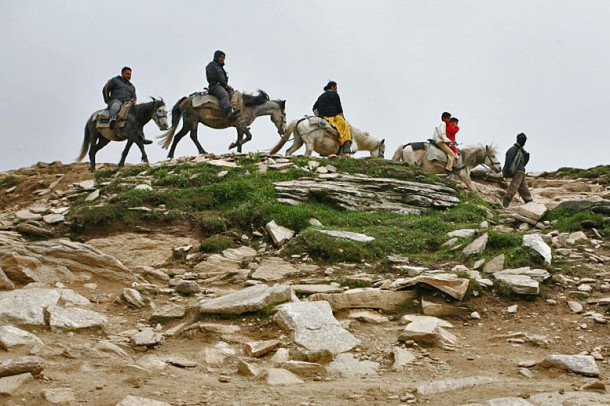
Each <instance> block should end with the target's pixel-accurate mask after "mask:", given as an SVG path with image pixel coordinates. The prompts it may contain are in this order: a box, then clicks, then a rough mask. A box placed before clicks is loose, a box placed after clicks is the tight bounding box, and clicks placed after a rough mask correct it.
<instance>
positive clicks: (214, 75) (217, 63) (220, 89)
mask: <svg viewBox="0 0 610 406" xmlns="http://www.w3.org/2000/svg"><path fill="white" fill-rule="evenodd" d="M225 56H226V55H225V53H224V52H222V51H220V50H218V51H216V52H214V59H213V60H212V62H210V63H208V66H206V67H205V77H206V79H207V81H208V93H210V94H212V95H214V96H216V97H217V98H218V103H220V107H222V109H223V111H224V112H225V115H226V116H227V118H228V119H229V120H231V119H232V118H234V117H235V116H236V115H237V113H239V109H235V110H233V107H232V106H231V98H230V95H231V94H232V93H233V92H234V91H235V89H233V87H231V85H229V77H228V75H227V72H226V71H225V68H224V65H225Z"/></svg>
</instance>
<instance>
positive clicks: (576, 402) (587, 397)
mask: <svg viewBox="0 0 610 406" xmlns="http://www.w3.org/2000/svg"><path fill="white" fill-rule="evenodd" d="M529 401H530V402H531V403H532V404H534V405H536V406H567V405H573V406H589V405H591V406H592V405H608V404H610V394H607V393H598V392H588V391H578V392H562V393H559V392H545V393H537V394H535V395H532V396H530V397H529Z"/></svg>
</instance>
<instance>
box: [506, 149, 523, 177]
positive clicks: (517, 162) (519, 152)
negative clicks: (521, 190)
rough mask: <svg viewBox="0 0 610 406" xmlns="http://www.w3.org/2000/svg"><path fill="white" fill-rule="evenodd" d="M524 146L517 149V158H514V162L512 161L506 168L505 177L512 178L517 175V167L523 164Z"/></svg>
mask: <svg viewBox="0 0 610 406" xmlns="http://www.w3.org/2000/svg"><path fill="white" fill-rule="evenodd" d="M523 159H524V156H523V148H519V149H518V150H517V153H516V154H515V158H514V159H513V162H511V164H510V166H509V167H508V168H507V169H506V171H505V172H504V173H503V175H504V177H505V178H512V177H513V176H515V172H516V171H517V168H518V167H519V166H521V164H522V163H523Z"/></svg>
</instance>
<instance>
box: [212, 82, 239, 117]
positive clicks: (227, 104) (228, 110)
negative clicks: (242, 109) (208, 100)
mask: <svg viewBox="0 0 610 406" xmlns="http://www.w3.org/2000/svg"><path fill="white" fill-rule="evenodd" d="M208 91H209V92H210V93H211V94H213V95H214V96H216V97H217V98H218V103H219V104H220V107H222V110H223V111H224V112H225V114H226V116H227V118H229V119H230V118H233V117H234V116H235V114H237V113H238V112H239V111H238V110H233V107H231V98H230V97H229V92H227V89H225V88H224V87H222V86H220V85H214V86H210V88H209V89H208Z"/></svg>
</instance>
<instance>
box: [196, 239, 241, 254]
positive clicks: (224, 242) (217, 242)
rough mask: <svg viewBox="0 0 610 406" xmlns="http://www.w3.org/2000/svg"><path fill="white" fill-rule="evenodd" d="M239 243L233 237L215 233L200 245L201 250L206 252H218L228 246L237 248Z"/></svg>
mask: <svg viewBox="0 0 610 406" xmlns="http://www.w3.org/2000/svg"><path fill="white" fill-rule="evenodd" d="M235 247H237V244H236V243H235V241H234V240H233V238H231V237H228V236H225V235H213V236H211V237H208V238H206V239H204V240H203V241H202V242H201V244H200V245H199V251H201V252H206V253H210V254H211V253H218V252H222V251H224V250H226V249H227V248H235Z"/></svg>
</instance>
